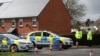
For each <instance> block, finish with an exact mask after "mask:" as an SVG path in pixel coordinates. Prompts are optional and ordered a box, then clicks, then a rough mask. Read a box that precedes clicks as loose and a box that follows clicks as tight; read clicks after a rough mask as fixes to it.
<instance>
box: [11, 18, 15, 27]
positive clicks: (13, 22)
mask: <svg viewBox="0 0 100 56" xmlns="http://www.w3.org/2000/svg"><path fill="white" fill-rule="evenodd" d="M14 26H15V19H12V27H14Z"/></svg>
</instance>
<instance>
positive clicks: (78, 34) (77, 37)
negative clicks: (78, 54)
mask: <svg viewBox="0 0 100 56" xmlns="http://www.w3.org/2000/svg"><path fill="white" fill-rule="evenodd" d="M75 38H76V48H78V45H79V42H80V40H81V39H82V31H81V29H80V28H78V29H77V31H76V32H75Z"/></svg>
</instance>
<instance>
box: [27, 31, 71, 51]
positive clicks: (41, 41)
mask: <svg viewBox="0 0 100 56" xmlns="http://www.w3.org/2000/svg"><path fill="white" fill-rule="evenodd" d="M26 39H27V40H30V41H32V42H33V44H34V45H35V46H36V45H37V47H38V49H42V48H43V47H46V46H49V45H50V44H51V43H52V44H53V41H54V40H60V41H61V42H62V44H63V46H62V47H63V48H64V49H67V48H68V47H71V46H72V45H73V40H72V39H71V38H68V37H61V36H59V35H57V34H55V33H52V32H50V31H33V32H30V33H28V34H26Z"/></svg>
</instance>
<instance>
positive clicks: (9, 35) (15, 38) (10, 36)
mask: <svg viewBox="0 0 100 56" xmlns="http://www.w3.org/2000/svg"><path fill="white" fill-rule="evenodd" d="M6 36H7V37H8V38H10V39H13V40H18V39H20V38H19V37H17V36H15V35H13V34H6Z"/></svg>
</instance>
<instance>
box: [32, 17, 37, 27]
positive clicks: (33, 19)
mask: <svg viewBox="0 0 100 56" xmlns="http://www.w3.org/2000/svg"><path fill="white" fill-rule="evenodd" d="M32 26H37V18H36V17H34V18H32Z"/></svg>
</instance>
